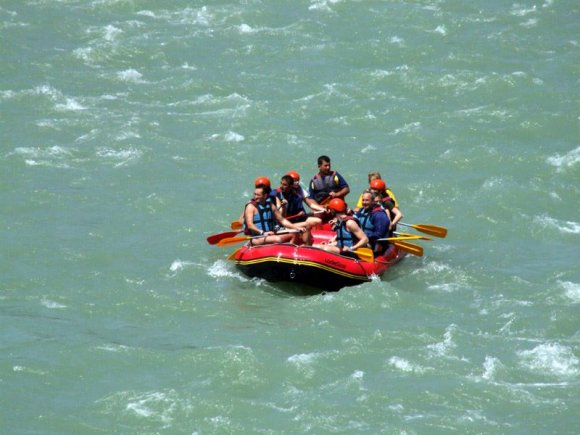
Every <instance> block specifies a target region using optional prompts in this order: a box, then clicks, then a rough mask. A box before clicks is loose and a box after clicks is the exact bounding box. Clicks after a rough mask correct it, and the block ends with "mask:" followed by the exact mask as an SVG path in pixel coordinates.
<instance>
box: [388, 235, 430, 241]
mask: <svg viewBox="0 0 580 435" xmlns="http://www.w3.org/2000/svg"><path fill="white" fill-rule="evenodd" d="M423 239H425V237H423V236H415V235H413V234H411V235H408V236H406V235H405V236H400V237H386V238H384V239H377V242H396V241H398V240H423ZM427 240H430V239H427Z"/></svg>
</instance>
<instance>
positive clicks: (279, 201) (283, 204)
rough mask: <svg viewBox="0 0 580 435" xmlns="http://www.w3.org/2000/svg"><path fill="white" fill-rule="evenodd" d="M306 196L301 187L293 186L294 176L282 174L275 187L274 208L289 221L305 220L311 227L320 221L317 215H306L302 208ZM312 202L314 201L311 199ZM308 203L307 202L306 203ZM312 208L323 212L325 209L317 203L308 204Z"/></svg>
mask: <svg viewBox="0 0 580 435" xmlns="http://www.w3.org/2000/svg"><path fill="white" fill-rule="evenodd" d="M305 202H306V197H304V192H303V189H302V188H298V189H296V188H295V187H294V178H293V177H292V176H291V175H288V174H286V175H284V176H283V177H282V179H281V180H280V187H278V188H277V189H276V208H277V209H278V210H281V211H282V216H284V217H285V218H286V219H288V220H289V221H290V222H293V223H299V222H305V223H306V224H307V225H308V227H307V228H309V229H310V228H312V227H315V226H317V225H320V224H321V223H322V220H321V219H320V218H318V217H314V216H308V214H307V213H306V210H305V209H304V203H305ZM312 202H314V201H312ZM307 204H308V203H307ZM309 205H310V206H311V207H312V208H313V210H315V211H317V212H319V213H324V212H325V211H326V209H325V208H324V207H322V206H320V205H318V204H316V205H315V204H312V203H310V204H309Z"/></svg>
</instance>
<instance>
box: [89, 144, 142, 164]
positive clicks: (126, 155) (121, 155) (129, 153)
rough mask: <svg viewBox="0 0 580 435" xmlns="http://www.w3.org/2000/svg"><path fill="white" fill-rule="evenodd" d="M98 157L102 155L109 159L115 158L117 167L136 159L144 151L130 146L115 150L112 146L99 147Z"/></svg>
mask: <svg viewBox="0 0 580 435" xmlns="http://www.w3.org/2000/svg"><path fill="white" fill-rule="evenodd" d="M96 154H97V157H101V158H103V159H107V160H113V161H116V162H117V163H116V164H115V167H120V166H124V165H126V164H128V163H130V162H132V161H134V160H137V159H139V158H140V157H141V156H142V155H143V152H142V151H141V150H139V149H137V148H133V147H129V148H125V149H120V150H114V149H111V148H104V147H103V148H99V149H97V153H96Z"/></svg>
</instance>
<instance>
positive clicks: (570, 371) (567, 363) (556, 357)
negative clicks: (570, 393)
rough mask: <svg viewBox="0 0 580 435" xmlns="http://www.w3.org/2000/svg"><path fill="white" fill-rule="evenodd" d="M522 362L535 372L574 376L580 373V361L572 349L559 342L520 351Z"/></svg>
mask: <svg viewBox="0 0 580 435" xmlns="http://www.w3.org/2000/svg"><path fill="white" fill-rule="evenodd" d="M518 355H519V357H520V358H521V364H522V365H523V366H524V367H526V368H528V369H529V370H531V371H533V372H538V373H541V374H551V375H555V376H564V377H574V376H578V374H579V373H580V370H579V364H580V361H579V360H578V358H577V357H576V356H575V355H574V352H573V351H572V349H570V348H569V347H567V346H563V345H561V344H559V343H547V344H541V345H539V346H536V347H535V348H533V349H532V350H524V351H520V352H518Z"/></svg>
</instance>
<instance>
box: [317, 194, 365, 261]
mask: <svg viewBox="0 0 580 435" xmlns="http://www.w3.org/2000/svg"><path fill="white" fill-rule="evenodd" d="M328 209H329V210H330V211H331V213H333V214H334V215H335V219H334V221H335V224H334V230H335V231H336V236H335V237H334V238H333V239H332V240H330V242H328V243H327V244H325V243H320V244H317V245H313V246H314V247H315V248H320V249H323V250H325V251H329V252H334V253H335V254H341V253H342V254H344V253H347V255H348V256H349V257H350V256H353V257H354V256H356V253H355V252H354V251H356V250H357V249H358V248H366V247H368V246H369V238H368V237H367V236H366V234H365V233H364V231H363V230H362V229H361V227H360V226H359V224H358V223H357V221H356V219H354V218H353V217H352V216H348V215H347V214H346V203H345V202H344V200H342V199H341V198H334V199H332V200H331V201H330V202H329V203H328ZM331 223H332V221H331Z"/></svg>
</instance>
